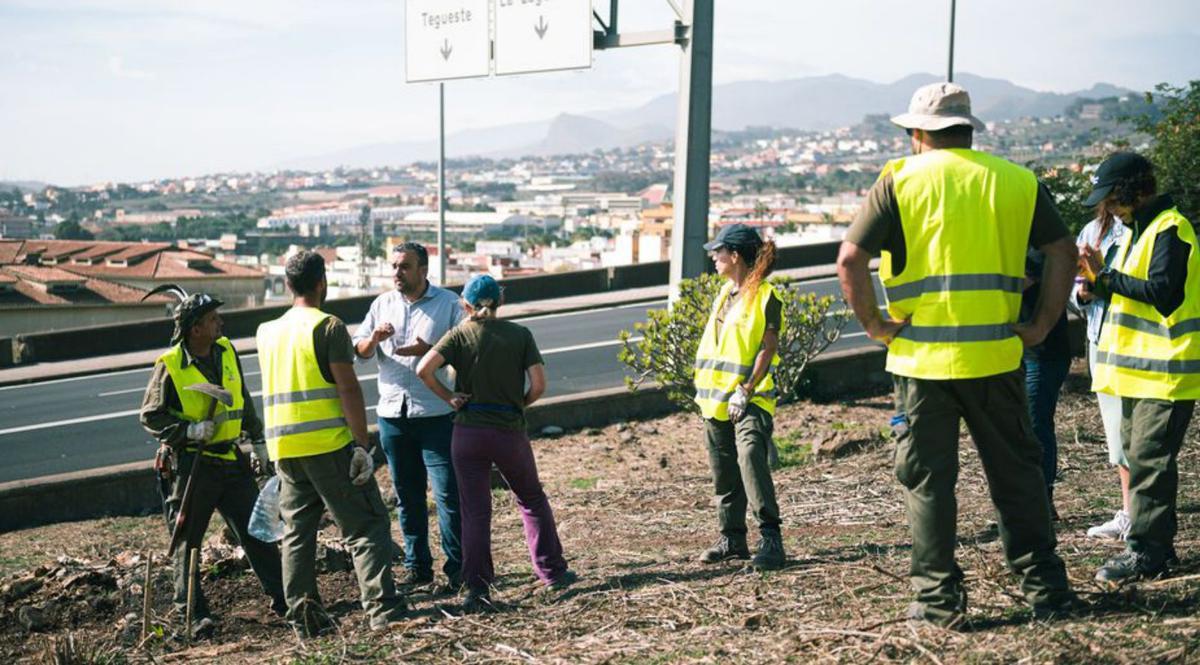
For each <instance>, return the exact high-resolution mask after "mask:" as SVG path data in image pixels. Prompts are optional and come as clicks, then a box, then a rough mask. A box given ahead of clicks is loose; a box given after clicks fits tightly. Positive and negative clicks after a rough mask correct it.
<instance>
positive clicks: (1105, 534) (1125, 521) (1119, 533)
mask: <svg viewBox="0 0 1200 665" xmlns="http://www.w3.org/2000/svg"><path fill="white" fill-rule="evenodd" d="M1128 535H1129V513H1127V512H1125V511H1124V510H1118V511H1117V512H1116V513H1114V514H1113V518H1112V519H1111V520H1109V521H1107V522H1105V523H1104V524H1101V525H1100V526H1094V527H1092V528H1090V529H1088V530H1087V536H1088V538H1104V539H1106V540H1125V537H1126V536H1128Z"/></svg>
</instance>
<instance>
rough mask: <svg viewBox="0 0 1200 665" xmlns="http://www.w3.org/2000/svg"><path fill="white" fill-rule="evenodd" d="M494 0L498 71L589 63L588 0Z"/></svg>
mask: <svg viewBox="0 0 1200 665" xmlns="http://www.w3.org/2000/svg"><path fill="white" fill-rule="evenodd" d="M495 2H496V7H495V10H496V14H495V37H494V39H495V44H496V52H495V60H496V73H497V74H526V73H531V72H548V71H555V70H559V69H585V68H587V67H591V66H592V2H591V0H541V1H540V2H530V1H529V0H495ZM551 26H553V27H554V29H553V30H551V29H550V28H551ZM531 28H532V29H531Z"/></svg>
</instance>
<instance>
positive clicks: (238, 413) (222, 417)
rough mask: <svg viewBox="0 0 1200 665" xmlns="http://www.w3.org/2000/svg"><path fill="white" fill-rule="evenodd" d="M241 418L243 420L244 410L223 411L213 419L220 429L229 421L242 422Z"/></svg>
mask: <svg viewBox="0 0 1200 665" xmlns="http://www.w3.org/2000/svg"><path fill="white" fill-rule="evenodd" d="M241 418H242V410H241V409H232V410H230V411H222V412H221V413H218V414H217V415H216V416H214V417H213V425H216V426H218V427H220V426H221V423H224V422H226V421H229V420H241Z"/></svg>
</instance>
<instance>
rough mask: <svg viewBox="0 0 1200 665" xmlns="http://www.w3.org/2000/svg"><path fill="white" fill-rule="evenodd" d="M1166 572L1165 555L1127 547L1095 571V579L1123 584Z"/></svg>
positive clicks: (1154, 576) (1158, 575) (1152, 577)
mask: <svg viewBox="0 0 1200 665" xmlns="http://www.w3.org/2000/svg"><path fill="white" fill-rule="evenodd" d="M1166 572H1167V563H1166V561H1165V557H1163V556H1154V555H1152V554H1150V553H1149V552H1137V551H1134V550H1130V549H1127V550H1125V551H1124V552H1121V553H1120V554H1118V555H1117V556H1115V557H1113V558H1111V559H1109V560H1108V562H1107V563H1105V564H1104V565H1103V566H1101V567H1100V570H1097V571H1096V581H1097V582H1106V583H1108V584H1124V583H1125V582H1134V581H1136V580H1140V579H1154V578H1156V577H1160V576H1162V575H1163V574H1165V573H1166Z"/></svg>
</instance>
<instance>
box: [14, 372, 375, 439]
mask: <svg viewBox="0 0 1200 665" xmlns="http://www.w3.org/2000/svg"><path fill="white" fill-rule="evenodd" d="M377 376H379V375H378V374H364V375H362V376H360V377H358V378H359V380H366V379H373V378H375V377H377ZM138 390H142V389H141V388H138ZM250 396H251V397H261V396H262V391H261V390H256V391H254V392H252V393H250ZM374 408H375V407H374V406H371V407H369V408H368V410H370V409H374ZM141 412H142V410H141V409H130V410H128V411H116V412H114V413H100V414H96V415H94V416H83V417H81V418H70V419H68V420H56V421H54V422H49V423H35V424H33V425H21V426H20V427H9V428H7V429H0V436H4V435H5V434H19V433H21V432H32V431H34V430H39V429H50V428H52V427H63V426H65V425H79V424H81V423H94V422H96V421H98V420H111V419H113V418H125V417H127V416H133V415H137V414H139V413H141Z"/></svg>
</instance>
